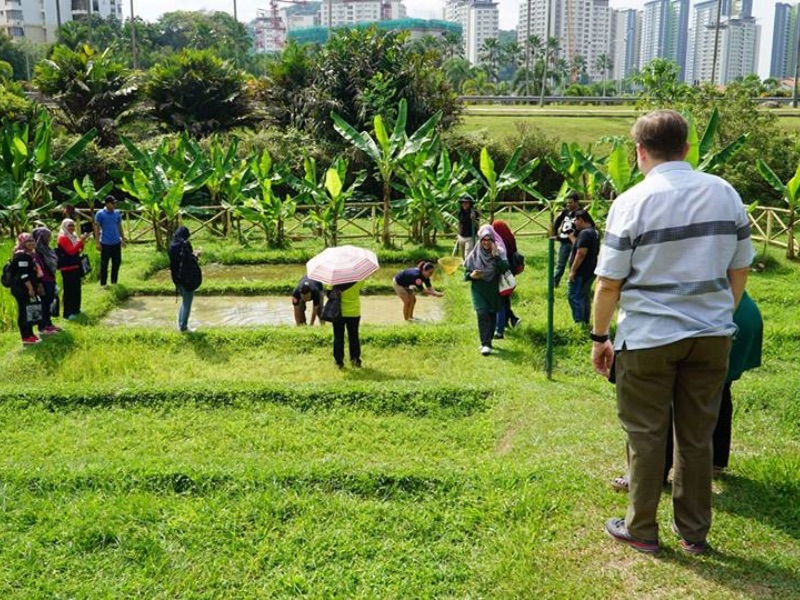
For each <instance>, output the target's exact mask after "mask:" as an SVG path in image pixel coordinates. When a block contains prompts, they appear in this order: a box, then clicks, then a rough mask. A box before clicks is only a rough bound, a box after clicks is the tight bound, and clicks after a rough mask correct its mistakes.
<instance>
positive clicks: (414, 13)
mask: <svg viewBox="0 0 800 600" xmlns="http://www.w3.org/2000/svg"><path fill="white" fill-rule="evenodd" d="M646 1H647V0H610V2H609V5H610V6H611V7H612V8H615V9H622V8H635V9H638V10H641V9H642V8H643V6H644V4H645V2H646ZM696 1H697V0H692V2H691V4H692V9H693V7H694V4H695V2H696ZM778 1H780V0H768V1H766V2H764V1H761V0H760V1H758V2H754V6H753V16H754V17H755V18H756V19H757V20H758V23H759V24H760V25H761V26H762V36H761V46H760V49H759V64H758V75H759V76H760V77H762V78H764V77H767V76H769V68H770V64H769V63H770V56H771V50H772V34H773V32H772V29H773V20H774V16H775V4H776V3H777V2H778ZM790 1H791V2H792V3H794V1H795V0H790ZM798 1H800V0H798ZM233 4H234V0H134V9H135V11H136V14H137V16H140V17H142V18H144V19H145V20H147V21H155V20H156V19H158V17H160V16H161V15H162V14H163V13H165V12H172V11H176V10H221V11H227V12H230V13H233ZM236 4H237V14H238V17H239V19H240V20H241V21H243V22H245V21H250V20H252V19H253V18H255V15H256V9H259V8H261V9H267V8H268V7H269V1H268V0H236ZM404 4H405V5H406V7H407V8H408V15H409V16H410V17H419V18H423V19H441V18H442V12H443V9H444V0H441V2H433V3H432V2H431V1H430V0H404ZM497 4H498V5H499V11H500V29H503V30H509V29H516V26H517V21H518V17H519V4H520V2H519V0H497ZM122 11H123V15H124V17H126V18H127V17H128V15H129V14H130V0H123V3H122Z"/></svg>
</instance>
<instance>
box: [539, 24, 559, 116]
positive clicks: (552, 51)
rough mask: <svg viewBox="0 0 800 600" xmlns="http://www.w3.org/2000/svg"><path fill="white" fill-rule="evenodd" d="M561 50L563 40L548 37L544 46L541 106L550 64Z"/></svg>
mask: <svg viewBox="0 0 800 600" xmlns="http://www.w3.org/2000/svg"><path fill="white" fill-rule="evenodd" d="M560 50H561V40H559V39H558V38H554V37H549V38H547V43H546V44H545V46H544V64H543V67H542V89H541V93H542V95H541V97H540V98H539V106H544V92H545V88H546V87H547V74H548V65H550V63H551V62H553V61H554V60H555V57H556V55H557V54H558V53H559V51H560ZM553 64H555V63H553Z"/></svg>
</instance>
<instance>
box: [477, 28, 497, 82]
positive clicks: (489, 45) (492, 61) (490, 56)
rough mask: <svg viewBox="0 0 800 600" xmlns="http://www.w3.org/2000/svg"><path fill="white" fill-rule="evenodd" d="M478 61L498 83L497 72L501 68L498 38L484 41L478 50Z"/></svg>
mask: <svg viewBox="0 0 800 600" xmlns="http://www.w3.org/2000/svg"><path fill="white" fill-rule="evenodd" d="M478 60H479V62H480V63H481V65H482V66H483V67H484V68H485V69H486V70H487V72H488V73H489V75H491V77H492V79H493V80H494V81H495V82H497V72H498V69H499V66H500V42H499V41H498V40H497V38H487V39H485V40H484V41H483V44H482V45H481V47H480V49H479V50H478Z"/></svg>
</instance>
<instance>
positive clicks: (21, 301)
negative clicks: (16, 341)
mask: <svg viewBox="0 0 800 600" xmlns="http://www.w3.org/2000/svg"><path fill="white" fill-rule="evenodd" d="M11 293H12V294H14V300H16V301H17V326H18V327H19V334H20V336H21V337H22V339H23V340H24V339H25V338H29V337H31V336H32V335H33V325H32V324H31V323H28V319H27V318H26V317H27V312H26V310H25V307H26V306H27V305H28V301H29V300H30V296H29V295H28V289H27V288H26V287H25V286H24V285H23V286H19V287H18V286H14V287H13V288H12V289H11Z"/></svg>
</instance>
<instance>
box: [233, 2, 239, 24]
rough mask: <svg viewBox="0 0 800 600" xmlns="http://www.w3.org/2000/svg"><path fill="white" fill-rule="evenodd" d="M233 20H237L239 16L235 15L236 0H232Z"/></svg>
mask: <svg viewBox="0 0 800 600" xmlns="http://www.w3.org/2000/svg"><path fill="white" fill-rule="evenodd" d="M233 20H234V21H238V20H239V18H238V17H237V15H236V0H233Z"/></svg>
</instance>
